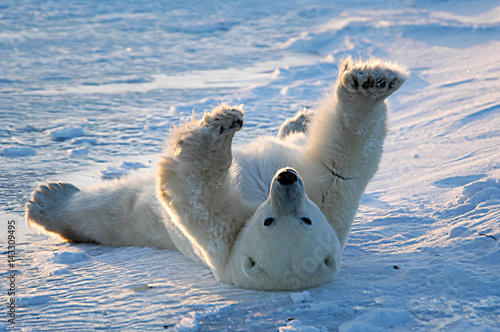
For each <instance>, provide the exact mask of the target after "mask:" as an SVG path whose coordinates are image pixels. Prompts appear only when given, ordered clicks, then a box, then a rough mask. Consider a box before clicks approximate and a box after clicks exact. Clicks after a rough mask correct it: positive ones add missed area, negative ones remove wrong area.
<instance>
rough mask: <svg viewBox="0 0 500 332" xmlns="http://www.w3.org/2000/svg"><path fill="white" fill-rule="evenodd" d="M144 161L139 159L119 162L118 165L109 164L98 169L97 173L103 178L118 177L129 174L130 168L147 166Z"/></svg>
mask: <svg viewBox="0 0 500 332" xmlns="http://www.w3.org/2000/svg"><path fill="white" fill-rule="evenodd" d="M147 167H148V166H145V165H144V164H143V163H141V162H138V161H122V162H120V163H119V164H118V166H116V167H113V166H108V167H106V168H105V169H102V170H100V171H98V172H97V173H98V174H99V175H100V176H101V178H102V179H108V180H110V179H118V178H121V177H122V176H125V175H127V174H128V172H129V170H133V169H138V168H147Z"/></svg>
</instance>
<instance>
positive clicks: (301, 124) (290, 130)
mask: <svg viewBox="0 0 500 332" xmlns="http://www.w3.org/2000/svg"><path fill="white" fill-rule="evenodd" d="M313 116H314V112H313V111H312V110H310V109H307V108H302V109H300V110H299V111H298V112H297V113H295V115H294V116H293V117H291V118H288V119H286V120H285V122H283V124H282V125H281V127H280V130H279V132H278V138H279V139H284V138H285V137H287V136H288V135H290V134H294V133H306V132H307V129H308V126H309V123H310V122H311V119H312V117H313Z"/></svg>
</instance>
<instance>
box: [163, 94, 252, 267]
mask: <svg viewBox="0 0 500 332" xmlns="http://www.w3.org/2000/svg"><path fill="white" fill-rule="evenodd" d="M242 126H243V110H242V109H240V108H238V107H229V106H227V105H225V104H222V105H220V106H218V107H216V108H214V110H213V111H212V112H211V113H205V114H204V116H203V118H202V119H201V120H198V121H195V120H194V119H193V120H192V121H191V122H190V123H187V124H185V125H183V126H181V127H179V128H175V129H174V130H173V132H172V133H171V137H170V145H169V146H168V147H167V149H166V150H165V152H164V154H163V155H162V158H161V160H160V162H159V168H158V176H157V195H158V198H159V200H160V202H161V203H162V205H163V207H164V208H165V209H166V211H167V213H168V214H169V216H170V219H171V220H172V223H173V224H174V227H176V228H177V229H178V230H179V231H181V232H182V234H183V235H184V236H185V237H186V238H187V239H188V240H189V242H190V243H191V245H192V246H193V248H194V251H195V253H196V254H197V255H198V256H199V258H201V260H202V261H204V262H205V263H206V264H207V265H209V266H211V267H216V266H218V265H219V264H223V263H224V262H225V260H226V259H227V257H228V255H229V251H230V249H231V246H232V244H233V243H234V241H235V240H236V237H237V235H238V233H239V231H240V230H241V228H242V227H243V225H244V222H245V221H246V220H247V219H248V218H249V217H250V215H251V213H250V210H249V209H248V208H247V207H246V205H245V204H244V203H243V200H242V197H241V194H240V192H239V190H238V189H237V188H235V187H234V185H233V184H232V181H231V174H230V166H231V163H232V151H231V144H232V139H233V137H234V134H235V133H236V131H238V130H240V129H241V127H242ZM181 251H182V249H181Z"/></svg>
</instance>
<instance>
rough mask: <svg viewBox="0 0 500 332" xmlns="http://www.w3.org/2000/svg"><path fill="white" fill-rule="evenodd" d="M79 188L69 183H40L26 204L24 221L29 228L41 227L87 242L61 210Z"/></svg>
mask: <svg viewBox="0 0 500 332" xmlns="http://www.w3.org/2000/svg"><path fill="white" fill-rule="evenodd" d="M79 191H80V189H78V188H77V187H75V186H74V185H72V184H71V183H62V182H47V184H40V185H38V188H37V189H36V190H35V191H33V193H32V194H31V200H30V201H29V202H28V203H27V204H26V221H27V223H28V226H29V227H30V228H34V227H41V228H43V229H44V230H46V231H48V232H52V233H57V234H59V235H60V236H62V237H63V238H65V239H67V240H70V241H74V242H89V241H88V239H86V238H83V237H82V236H80V235H79V234H77V233H76V232H75V231H74V230H73V229H72V227H71V224H70V223H68V220H66V219H65V218H64V217H63V214H62V213H61V211H62V210H63V209H64V208H65V206H67V205H68V204H69V201H70V200H71V199H72V197H73V195H74V194H75V193H77V192H79Z"/></svg>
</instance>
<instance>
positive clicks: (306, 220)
mask: <svg viewBox="0 0 500 332" xmlns="http://www.w3.org/2000/svg"><path fill="white" fill-rule="evenodd" d="M302 221H303V222H304V223H306V224H307V225H311V224H312V221H311V219H309V218H302Z"/></svg>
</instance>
